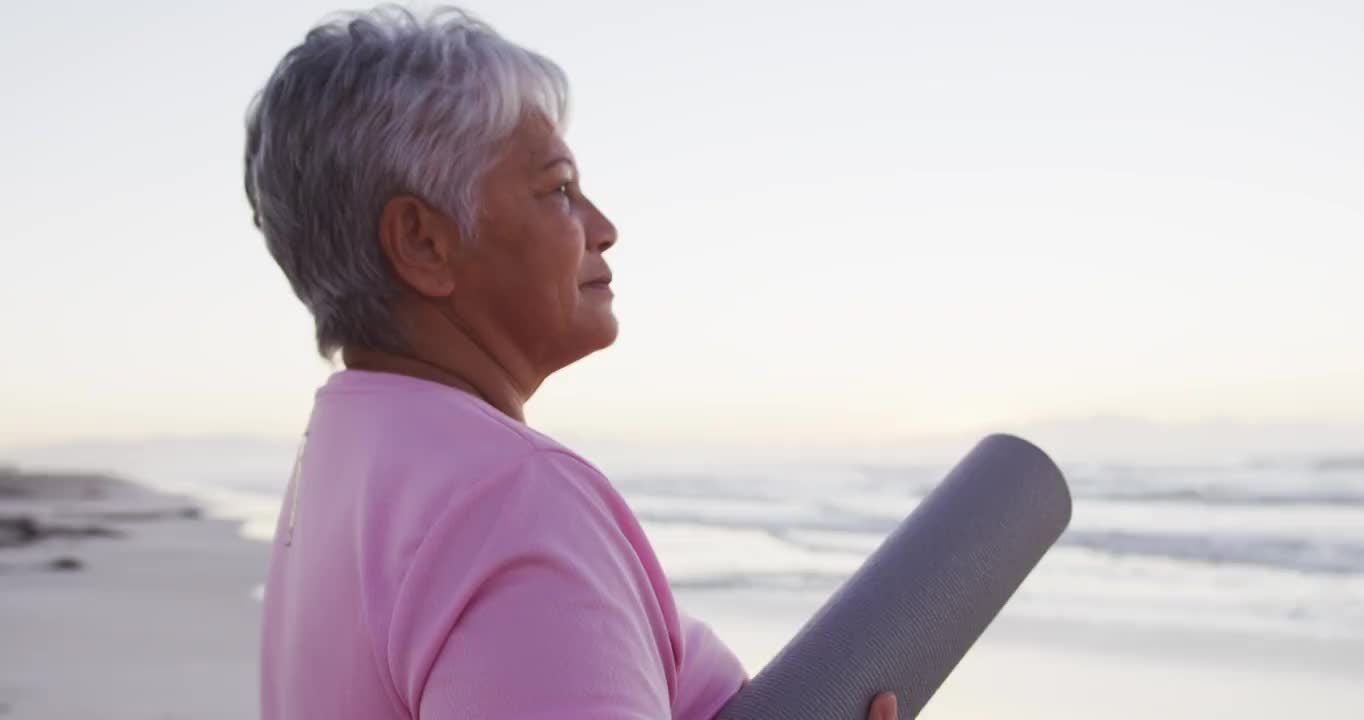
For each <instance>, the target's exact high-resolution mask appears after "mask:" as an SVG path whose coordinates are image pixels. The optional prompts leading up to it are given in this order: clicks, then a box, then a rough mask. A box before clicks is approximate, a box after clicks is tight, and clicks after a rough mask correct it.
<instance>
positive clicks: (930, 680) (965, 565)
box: [717, 435, 1071, 720]
mask: <svg viewBox="0 0 1364 720" xmlns="http://www.w3.org/2000/svg"><path fill="white" fill-rule="evenodd" d="M1070 510H1071V502H1070V491H1069V490H1068V489H1067V488H1066V481H1065V478H1064V477H1062V475H1061V471H1060V470H1059V469H1058V468H1057V467H1056V464H1055V463H1053V462H1052V461H1051V458H1049V457H1047V455H1046V453H1043V452H1042V451H1041V450H1039V449H1038V448H1037V447H1035V446H1034V445H1032V444H1031V443H1029V442H1027V441H1025V440H1022V439H1019V438H1016V437H1013V436H1010V435H991V436H989V437H987V438H985V439H984V440H982V441H980V443H979V444H977V445H976V447H975V449H973V450H972V451H971V452H970V453H969V454H968V455H967V456H966V457H965V458H963V459H962V461H961V462H960V463H958V464H957V466H956V467H955V468H953V470H952V472H951V473H949V474H948V475H947V478H946V479H944V480H943V481H942V482H941V483H939V484H938V486H937V487H936V488H934V489H933V491H932V492H931V493H929V494H928V496H927V497H925V498H924V499H923V501H922V502H921V503H920V504H919V506H918V507H917V508H915V509H914V512H912V513H910V515H909V517H908V518H906V519H905V521H904V522H903V523H901V524H900V526H899V527H898V528H896V530H895V531H894V532H892V533H891V535H890V536H889V537H887V538H886V540H885V542H883V543H882V544H881V546H880V547H879V548H877V550H876V552H875V553H873V554H872V556H871V557H870V558H868V559H867V561H866V562H865V563H864V564H863V565H862V567H861V568H860V569H859V570H858V571H857V573H855V574H854V575H853V576H852V577H851V578H849V579H848V581H847V582H845V583H844V584H843V586H842V587H841V588H839V590H838V591H837V592H836V593H835V594H834V595H833V597H832V598H830V599H829V601H828V602H827V603H825V605H824V606H823V607H822V608H820V610H819V611H818V612H816V613H815V615H814V617H812V618H811V619H810V620H809V622H807V623H806V624H805V627H803V628H802V629H801V630H800V632H799V633H797V634H796V637H795V639H793V640H792V641H791V642H790V644H788V645H787V646H786V647H785V648H783V649H782V651H781V652H780V653H778V654H777V656H776V657H775V658H774V659H773V660H772V662H770V663H769V664H768V665H767V667H765V668H763V669H762V671H761V672H759V673H758V674H757V675H756V676H755V677H754V678H753V679H752V680H751V681H750V682H749V683H748V684H747V685H745V686H744V688H743V689H742V690H740V691H739V692H738V694H736V695H735V696H734V697H733V698H732V699H731V700H730V701H729V703H728V704H727V705H725V707H724V708H723V709H722V710H721V711H720V713H719V715H718V716H717V717H718V718H721V720H760V719H769V718H770V719H772V720H778V719H780V720H844V719H845V718H846V720H865V718H866V717H867V710H868V708H869V706H870V703H871V700H872V698H873V697H874V696H875V695H876V694H877V693H881V692H886V691H891V692H894V693H895V694H896V697H897V700H898V701H899V707H900V717H901V718H912V717H916V716H917V715H918V713H919V711H920V710H922V709H923V707H924V705H925V704H927V703H928V700H929V698H931V697H933V693H934V692H936V691H937V689H938V687H939V686H940V685H942V682H943V680H945V679H947V675H948V674H949V673H951V672H952V669H953V668H955V667H956V666H957V663H958V662H960V661H961V659H962V657H963V656H964V655H965V654H966V651H967V650H969V649H970V648H971V645H972V644H973V643H975V641H976V638H978V637H980V634H981V633H982V632H984V631H985V628H986V626H988V625H989V624H990V622H991V621H992V620H994V618H995V615H997V614H998V613H999V611H1000V609H1001V608H1003V607H1004V603H1006V602H1007V601H1008V600H1009V597H1010V596H1011V595H1013V593H1014V590H1016V589H1018V586H1019V584H1021V583H1022V582H1023V579H1024V578H1025V577H1027V576H1028V573H1029V572H1031V571H1032V569H1033V567H1034V566H1036V565H1037V562H1038V561H1039V560H1041V559H1042V555H1043V554H1044V553H1046V552H1047V550H1048V549H1049V548H1050V547H1051V546H1052V544H1053V543H1055V542H1056V539H1057V538H1058V537H1060V535H1061V532H1062V531H1063V530H1065V527H1066V525H1067V524H1068V523H1069V522H1070Z"/></svg>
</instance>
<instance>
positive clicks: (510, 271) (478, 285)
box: [453, 116, 617, 374]
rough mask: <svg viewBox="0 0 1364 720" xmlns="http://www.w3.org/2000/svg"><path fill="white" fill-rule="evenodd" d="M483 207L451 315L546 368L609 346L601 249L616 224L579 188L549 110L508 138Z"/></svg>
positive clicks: (612, 238) (611, 333)
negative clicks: (547, 114) (458, 316)
mask: <svg viewBox="0 0 1364 720" xmlns="http://www.w3.org/2000/svg"><path fill="white" fill-rule="evenodd" d="M479 205H480V211H479V220H478V233H479V234H478V237H477V238H476V240H475V242H473V243H471V244H468V245H466V246H465V249H464V250H462V251H461V255H462V256H463V258H462V259H463V262H460V263H459V264H458V265H459V271H458V276H457V277H456V280H455V291H454V296H453V300H454V305H455V312H456V313H458V314H459V315H460V316H462V317H463V319H464V320H465V321H466V322H469V323H470V324H471V325H472V326H474V328H475V329H476V330H477V331H478V333H479V334H480V335H482V336H484V337H485V338H486V339H487V340H490V341H492V342H495V343H497V344H499V345H504V346H505V345H508V344H509V345H511V347H512V348H513V349H514V350H515V351H518V352H520V353H522V354H524V356H525V359H526V360H528V361H529V362H530V363H531V364H532V365H533V366H534V367H536V368H537V369H539V370H541V371H542V372H544V373H545V374H548V373H550V372H553V371H555V370H557V369H559V368H561V367H564V366H565V365H568V364H569V363H572V362H574V361H575V360H578V359H579V358H582V357H584V356H585V355H588V354H589V353H592V352H595V351H597V350H600V349H602V348H605V347H607V346H608V345H610V344H611V343H612V342H613V341H614V340H615V339H616V332H617V325H616V317H615V314H614V313H613V312H612V308H611V301H612V297H613V295H612V292H611V287H610V277H611V271H610V269H609V268H608V267H607V265H606V260H605V259H604V258H603V257H602V253H603V252H605V251H606V250H607V249H608V248H610V247H611V246H612V245H614V244H615V243H616V229H615V227H614V226H613V225H612V224H611V222H610V221H609V220H607V219H606V217H605V216H604V215H602V213H601V212H600V211H599V210H597V208H596V206H595V205H593V204H592V203H591V202H589V201H588V199H587V198H586V197H585V196H584V195H583V193H582V189H581V187H580V186H579V184H578V169H577V164H576V163H575V162H574V159H573V154H572V153H571V152H570V151H569V149H568V146H567V145H565V144H564V141H563V139H562V138H560V137H559V135H558V133H557V132H556V131H555V130H554V128H553V126H552V125H551V124H550V123H549V122H547V121H546V120H545V119H544V118H543V117H540V116H531V117H528V118H527V120H526V121H524V122H522V124H521V126H520V127H518V128H517V130H516V131H515V132H514V133H513V134H512V136H511V137H510V138H509V139H508V140H507V141H506V142H505V143H504V144H503V145H502V147H501V148H500V151H499V152H498V153H497V154H496V156H495V158H494V161H493V165H492V166H491V168H489V170H488V172H487V174H486V175H485V176H484V178H483V181H482V184H481V185H480V190H479ZM489 335H491V336H492V337H488V336H489Z"/></svg>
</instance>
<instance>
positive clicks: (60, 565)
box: [47, 555, 85, 572]
mask: <svg viewBox="0 0 1364 720" xmlns="http://www.w3.org/2000/svg"><path fill="white" fill-rule="evenodd" d="M47 566H48V567H49V568H51V569H53V570H60V571H62V572H70V571H72V570H80V569H82V568H84V567H85V562H84V561H82V560H81V559H80V558H74V557H71V556H69V555H64V556H62V557H59V558H57V559H55V560H53V561H52V562H50V563H48V564H47Z"/></svg>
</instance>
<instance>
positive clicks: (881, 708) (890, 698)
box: [867, 692, 900, 720]
mask: <svg viewBox="0 0 1364 720" xmlns="http://www.w3.org/2000/svg"><path fill="white" fill-rule="evenodd" d="M899 714H900V711H899V708H897V707H896V700H895V693H893V692H883V693H881V694H880V695H877V696H876V697H875V698H874V699H873V700H872V701H871V710H868V711H867V720H896V718H897V717H899Z"/></svg>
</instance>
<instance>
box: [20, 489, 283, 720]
mask: <svg viewBox="0 0 1364 720" xmlns="http://www.w3.org/2000/svg"><path fill="white" fill-rule="evenodd" d="M20 515H26V516H28V517H30V518H32V519H33V520H34V521H35V522H36V524H37V525H38V528H39V531H40V532H39V536H38V537H33V538H30V539H29V540H28V541H26V542H23V543H22V544H19V543H7V544H6V546H4V547H0V637H4V638H5V640H6V641H5V642H4V643H0V716H3V717H7V718H8V717H13V718H35V719H36V718H43V719H53V720H66V719H68V718H70V719H71V720H75V719H76V718H89V717H99V718H109V719H110V720H123V719H125V718H126V719H127V720H133V719H134V718H148V717H193V718H209V719H212V720H217V719H219V718H221V719H222V720H228V718H234V719H239V718H249V717H255V716H256V715H257V703H258V698H257V670H256V665H257V648H258V644H259V640H258V636H259V623H260V606H259V602H258V601H256V600H255V599H254V597H253V590H254V588H255V587H256V586H258V585H259V584H260V583H262V582H264V577H265V572H266V563H267V559H268V554H269V546H268V545H266V544H264V543H260V542H256V541H252V540H248V539H246V538H244V537H242V536H241V534H240V532H239V528H240V525H241V523H240V522H236V521H231V520H226V519H219V518H213V517H209V516H207V514H205V513H204V512H203V509H202V507H201V506H200V505H199V504H198V503H196V502H195V501H193V500H190V499H187V498H184V497H181V496H176V495H168V494H164V493H160V492H157V491H155V490H153V489H151V488H148V487H145V486H142V485H137V484H135V483H130V482H126V481H122V480H117V479H114V478H110V477H107V476H102V475H75V474H71V475H64V474H58V473H48V474H42V475H41V476H40V477H37V478H36V479H35V476H33V475H19V474H14V473H5V474H3V475H0V517H9V518H14V517H16V516H20ZM82 529H83V530H86V531H89V532H80V530H82ZM68 531H71V532H68ZM61 558H66V559H69V560H74V561H75V563H72V564H71V567H69V568H68V569H65V570H58V569H54V567H53V561H54V560H57V559H61Z"/></svg>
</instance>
